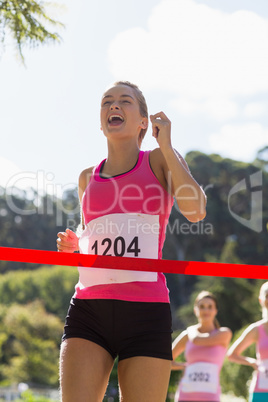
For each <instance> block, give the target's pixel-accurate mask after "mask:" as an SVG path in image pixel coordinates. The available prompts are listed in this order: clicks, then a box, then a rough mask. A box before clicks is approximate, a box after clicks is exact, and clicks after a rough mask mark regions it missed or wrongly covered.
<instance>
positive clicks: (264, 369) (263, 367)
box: [258, 359, 268, 390]
mask: <svg viewBox="0 0 268 402" xmlns="http://www.w3.org/2000/svg"><path fill="white" fill-rule="evenodd" d="M258 378H259V379H258V387H259V388H260V389H265V390H268V359H266V360H262V361H261V362H260V364H259V366H258Z"/></svg>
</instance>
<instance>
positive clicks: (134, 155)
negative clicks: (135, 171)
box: [102, 144, 140, 176]
mask: <svg viewBox="0 0 268 402" xmlns="http://www.w3.org/2000/svg"><path fill="white" fill-rule="evenodd" d="M139 152H140V149H139V147H138V146H137V145H136V144H133V145H132V144H127V145H126V146H124V144H122V145H120V147H119V146H117V147H115V146H108V157H107V159H106V162H105V164H104V166H103V169H102V174H104V175H107V176H116V175H119V174H122V173H125V172H128V171H129V170H131V169H132V168H133V167H134V166H135V164H136V163H137V160H138V157H139Z"/></svg>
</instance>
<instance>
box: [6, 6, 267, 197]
mask: <svg viewBox="0 0 268 402" xmlns="http://www.w3.org/2000/svg"><path fill="white" fill-rule="evenodd" d="M60 3H61V8H59V9H57V10H53V15H55V17H56V18H58V19H59V20H61V21H62V22H63V23H65V25H66V28H65V29H64V30H62V31H60V34H61V36H62V38H63V41H62V43H61V44H56V45H50V46H43V47H39V48H37V49H30V50H25V51H24V55H25V60H26V67H23V65H22V64H21V63H20V62H19V61H18V58H17V57H16V52H15V49H14V46H12V45H11V44H10V42H8V43H7V46H6V50H5V52H4V53H3V52H2V55H1V59H0V119H1V124H0V133H1V147H0V185H4V186H5V185H9V186H12V185H14V184H15V185H19V186H25V185H26V184H25V183H26V182H25V181H23V180H22V178H23V177H27V178H28V181H27V185H31V186H36V185H38V188H39V189H40V188H45V190H47V191H49V192H51V191H52V192H54V193H56V192H61V191H62V190H64V189H66V188H68V187H69V186H70V187H72V186H74V185H76V183H77V179H78V176H79V173H80V172H81V170H82V169H84V168H85V167H88V166H92V165H94V164H96V163H98V162H99V161H100V160H102V159H103V158H105V156H106V142H105V139H104V138H103V134H102V132H101V131H100V123H99V105H100V98H101V95H102V93H103V92H104V90H105V89H106V87H107V86H108V85H109V84H110V83H112V82H113V81H115V80H117V79H128V80H130V81H133V82H134V83H136V84H138V85H139V86H140V88H141V89H142V91H143V92H144V94H145V97H146V99H147V103H148V107H149V112H150V113H156V112H158V111H160V110H163V111H164V112H165V113H166V114H167V115H168V117H169V118H170V119H171V121H172V138H173V146H174V147H175V148H176V149H177V150H178V151H179V152H181V153H182V154H183V155H185V154H186V153H187V152H188V151H191V150H200V151H202V152H205V153H219V154H220V155H222V156H223V157H230V158H233V159H237V160H242V161H247V162H251V161H253V159H254V158H255V155H256V152H257V151H258V150H259V149H260V148H261V147H263V146H264V145H267V144H268V114H267V110H268V97H267V94H268V74H267V71H268V3H267V1H266V0H250V1H249V0H162V1H161V0H146V1H144V0H135V1H133V0H128V1H125V0H114V1H113V2H110V1H108V0H101V1H99V2H92V1H86V0H76V1H75V2H74V1H71V0H66V1H64V0H61V1H60ZM156 145H157V144H156V143H155V140H154V139H153V138H152V136H151V130H150V128H149V130H148V132H147V134H146V138H145V140H144V144H143V149H152V148H154V147H156ZM201 184H202V183H201Z"/></svg>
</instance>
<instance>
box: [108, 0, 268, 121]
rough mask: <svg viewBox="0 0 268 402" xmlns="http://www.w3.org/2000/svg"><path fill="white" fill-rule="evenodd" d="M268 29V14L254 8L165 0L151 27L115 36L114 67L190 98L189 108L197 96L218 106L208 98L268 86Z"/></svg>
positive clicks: (110, 55) (116, 74)
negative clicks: (222, 8) (222, 7)
mask: <svg viewBox="0 0 268 402" xmlns="http://www.w3.org/2000/svg"><path fill="white" fill-rule="evenodd" d="M267 32H268V20H266V19H264V18H262V17H260V16H258V15H257V14H254V13H253V12H249V11H242V10H241V11H237V12H235V13H232V14H227V13H224V12H221V11H219V10H215V9H212V8H210V7H208V6H206V5H202V4H197V3H195V2H194V1H193V0H180V1H178V0H162V1H161V2H160V3H159V5H158V6H156V7H155V8H154V9H153V11H152V14H151V16H150V18H149V21H148V29H147V30H145V29H142V28H133V29H129V30H127V31H124V32H121V33H119V34H118V35H117V36H116V37H115V38H114V39H113V41H112V42H111V44H110V46H109V52H108V59H109V64H110V70H111V72H112V73H113V75H114V77H115V78H116V79H118V78H120V79H122V78H123V79H129V80H132V81H133V82H135V83H137V84H138V85H140V86H141V87H142V88H144V89H145V90H147V89H150V88H154V89H159V90H167V91H170V92H172V93H175V94H176V96H178V98H180V99H185V98H186V99H187V100H188V102H189V103H188V105H186V104H185V105H184V108H185V110H186V111H188V112H189V110H191V108H193V109H196V106H195V105H191V101H197V100H199V101H200V100H204V101H207V102H208V104H207V109H210V110H213V107H212V105H210V106H209V103H211V102H213V100H214V99H215V98H219V99H226V100H227V99H230V98H232V97H235V96H241V95H242V96H244V95H252V94H256V93H259V92H264V91H267V90H268V74H267V71H268V35H267ZM216 109H217V110H215V108H214V115H217V114H218V115H219V112H218V110H219V108H216ZM231 109H233V111H232V112H231V115H232V113H233V112H234V107H233V106H232V107H231ZM229 114H230V111H229V112H228V113H227V115H229Z"/></svg>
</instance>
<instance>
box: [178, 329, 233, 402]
mask: <svg viewBox="0 0 268 402" xmlns="http://www.w3.org/2000/svg"><path fill="white" fill-rule="evenodd" d="M215 331H217V330H215ZM226 351H227V349H226V348H225V347H223V346H221V345H216V346H198V345H195V344H194V343H193V342H190V341H188V342H187V343H186V348H185V352H184V355H185V359H186V362H187V367H186V369H185V371H184V374H183V377H182V379H181V381H180V383H179V386H178V389H177V392H176V395H175V399H174V402H178V401H215V402H216V401H217V402H219V401H220V393H221V387H220V382H219V377H220V370H221V368H222V365H223V361H224V358H225V355H226Z"/></svg>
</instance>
